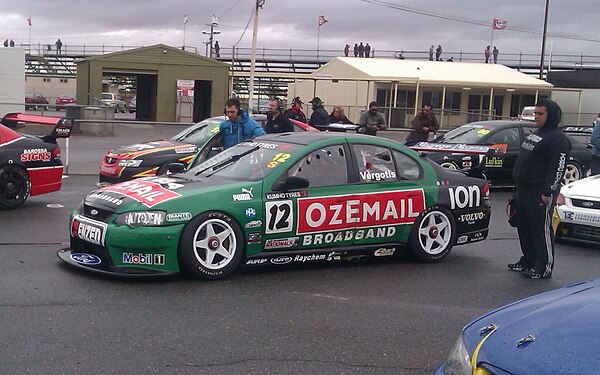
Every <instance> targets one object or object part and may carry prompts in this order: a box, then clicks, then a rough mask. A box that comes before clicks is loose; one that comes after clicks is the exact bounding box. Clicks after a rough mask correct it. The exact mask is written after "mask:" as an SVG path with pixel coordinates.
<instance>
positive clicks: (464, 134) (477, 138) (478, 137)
mask: <svg viewBox="0 0 600 375" xmlns="http://www.w3.org/2000/svg"><path fill="white" fill-rule="evenodd" d="M490 132H491V130H490V129H489V128H486V127H485V126H461V127H458V128H456V129H453V130H450V131H449V132H448V133H446V134H444V135H442V136H441V137H439V138H438V139H436V140H435V142H438V143H452V144H458V143H467V144H469V143H470V144H481V143H482V140H483V138H484V137H485V136H486V135H488V134H489V133H490Z"/></svg>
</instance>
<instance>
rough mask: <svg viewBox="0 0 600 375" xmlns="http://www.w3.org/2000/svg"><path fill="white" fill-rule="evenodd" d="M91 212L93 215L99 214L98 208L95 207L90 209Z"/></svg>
mask: <svg viewBox="0 0 600 375" xmlns="http://www.w3.org/2000/svg"><path fill="white" fill-rule="evenodd" d="M90 214H92V215H93V216H96V215H98V210H96V209H94V210H91V211H90Z"/></svg>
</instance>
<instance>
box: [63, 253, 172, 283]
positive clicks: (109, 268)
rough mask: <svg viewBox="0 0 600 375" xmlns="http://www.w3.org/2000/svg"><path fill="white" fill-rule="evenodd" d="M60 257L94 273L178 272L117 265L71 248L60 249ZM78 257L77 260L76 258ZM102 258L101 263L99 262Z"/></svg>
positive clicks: (142, 274)
mask: <svg viewBox="0 0 600 375" xmlns="http://www.w3.org/2000/svg"><path fill="white" fill-rule="evenodd" d="M57 255H58V257H59V258H60V259H61V260H62V261H64V262H65V263H67V264H69V265H71V266H73V267H76V268H78V269H82V270H85V271H90V272H94V273H100V274H104V275H112V276H123V277H140V276H141V277H144V276H169V275H174V274H177V273H178V272H171V271H162V270H156V269H147V268H140V267H115V266H113V265H110V264H109V263H108V262H107V261H102V259H101V258H100V257H97V256H95V255H93V254H89V253H82V252H73V250H71V249H69V248H64V249H60V250H58V252H57ZM84 258H87V259H89V263H88V262H84V261H83V259H84ZM76 259H77V260H76ZM96 259H100V263H97V262H98V260H96Z"/></svg>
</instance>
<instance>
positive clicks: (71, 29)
mask: <svg viewBox="0 0 600 375" xmlns="http://www.w3.org/2000/svg"><path fill="white" fill-rule="evenodd" d="M545 3H546V1H545V0H503V1H497V0H494V1H492V0H470V1H462V0H461V1H449V0H429V1H421V0H419V1H417V0H386V1H378V0H302V1H301V0H265V1H264V5H263V7H262V9H261V10H260V12H259V19H258V21H259V22H258V38H257V46H258V47H260V48H262V47H266V48H286V49H289V48H306V49H316V47H317V39H318V42H319V47H320V49H331V50H334V49H335V50H341V49H342V48H343V46H344V45H345V44H346V43H348V44H350V45H351V46H352V45H353V44H354V43H355V42H360V41H363V42H368V43H369V44H370V45H371V46H372V47H373V49H374V50H375V51H377V50H382V51H383V50H387V51H393V50H401V49H404V50H405V51H410V50H423V51H424V50H427V49H428V48H429V46H430V45H431V44H435V45H436V46H437V44H441V45H442V46H443V48H444V51H445V53H446V52H447V55H446V57H447V56H448V55H450V54H454V53H456V52H457V51H464V52H473V53H480V52H481V53H482V51H483V49H484V47H485V46H486V45H488V44H490V41H491V37H492V28H491V24H492V19H493V18H498V19H501V20H506V21H507V28H506V29H504V30H496V31H494V33H493V37H494V40H493V44H494V45H496V46H498V48H499V50H500V51H501V52H500V53H501V54H502V53H519V52H524V53H527V52H530V53H536V54H539V53H540V51H541V40H542V36H541V33H542V31H543V24H544V7H545ZM254 4H255V0H197V1H184V0H169V1H165V0H127V1H110V0H108V1H106V0H105V1H96V0H94V1H92V0H77V1H73V0H70V1H63V0H54V1H46V0H18V1H16V0H2V5H0V30H2V31H0V40H2V41H3V40H4V39H7V38H8V39H11V38H12V39H14V40H15V42H16V43H17V44H20V43H28V41H29V38H30V36H29V35H30V34H29V33H30V32H31V43H32V44H38V43H39V44H48V43H51V44H53V43H54V41H55V40H56V39H57V38H60V39H61V40H62V41H63V44H64V46H66V47H67V48H68V46H69V45H83V44H85V45H88V46H89V45H112V46H121V45H125V46H141V45H145V46H147V45H152V44H157V43H164V44H167V45H171V46H176V47H181V45H182V44H183V41H184V16H185V15H187V18H188V22H187V24H186V26H185V44H186V45H187V46H190V47H196V48H198V50H199V52H200V53H201V54H204V51H205V49H204V44H203V43H204V42H206V41H207V39H208V38H207V35H204V34H202V31H208V30H209V27H208V26H207V25H206V24H208V23H210V22H211V21H212V15H213V14H214V15H215V16H217V19H218V27H217V28H215V30H218V31H220V34H219V35H216V36H215V40H218V41H219V43H220V45H221V48H222V49H223V50H225V49H227V48H231V46H233V45H234V44H235V43H237V42H238V40H240V38H241V41H240V42H239V45H238V46H239V47H242V48H249V47H251V43H252V26H253V24H252V22H250V23H249V26H248V29H247V30H246V32H245V35H244V36H243V37H242V33H243V32H244V29H245V27H246V25H247V24H248V21H249V19H250V16H251V13H252V10H253V7H254ZM320 15H323V16H325V18H326V19H327V21H328V22H327V23H326V24H324V25H323V26H321V27H320V32H319V33H317V29H318V27H317V19H318V17H319V16H320ZM28 17H31V24H32V26H31V28H30V27H29V26H28V23H27V18H28ZM317 35H319V38H317ZM564 36H569V37H570V38H565V37H564ZM63 48H65V47H63ZM546 52H547V53H550V52H552V53H554V54H580V53H583V54H586V55H599V56H600V2H599V1H597V0H550V7H549V20H548V39H547V48H546ZM380 55H386V54H385V53H381V54H380ZM387 55H391V53H387Z"/></svg>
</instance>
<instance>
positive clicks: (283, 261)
mask: <svg viewBox="0 0 600 375" xmlns="http://www.w3.org/2000/svg"><path fill="white" fill-rule="evenodd" d="M291 261H292V257H288V256H285V255H284V256H280V257H277V258H273V259H271V263H273V264H287V263H289V262H291Z"/></svg>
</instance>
